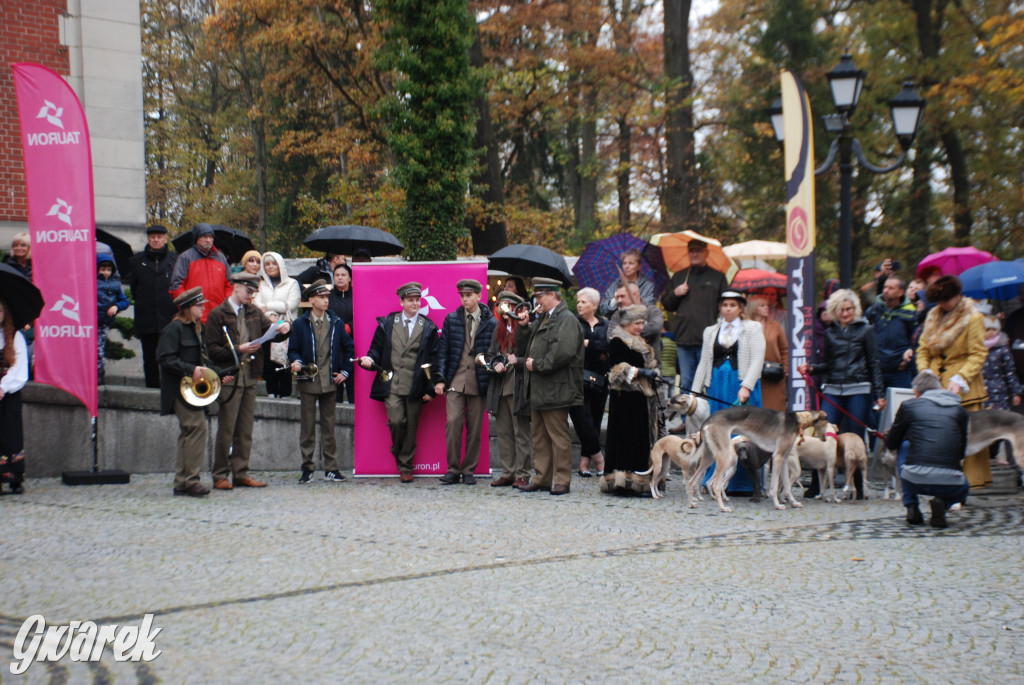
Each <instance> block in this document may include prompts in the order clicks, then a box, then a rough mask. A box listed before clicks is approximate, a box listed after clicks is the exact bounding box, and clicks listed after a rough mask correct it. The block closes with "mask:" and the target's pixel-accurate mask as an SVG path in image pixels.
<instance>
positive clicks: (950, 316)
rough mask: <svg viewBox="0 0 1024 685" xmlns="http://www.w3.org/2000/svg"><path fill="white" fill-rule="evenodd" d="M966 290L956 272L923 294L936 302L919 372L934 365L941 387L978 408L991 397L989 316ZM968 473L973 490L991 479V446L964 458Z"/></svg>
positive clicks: (930, 313)
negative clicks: (987, 367) (987, 373)
mask: <svg viewBox="0 0 1024 685" xmlns="http://www.w3.org/2000/svg"><path fill="white" fill-rule="evenodd" d="M962 292H963V285H962V284H961V283H960V279H959V278H957V277H956V276H942V277H941V278H939V279H938V280H937V281H935V282H934V283H932V284H931V285H930V286H928V290H926V291H925V298H926V299H927V300H928V302H935V303H936V306H934V307H932V308H931V310H929V311H928V314H927V316H926V317H925V320H924V326H923V327H922V329H921V339H920V341H919V343H918V347H917V370H918V371H919V372H920V371H924V370H925V369H931V370H932V372H933V373H934V374H935V375H936V376H938V377H939V380H941V381H942V387H943V388H946V389H947V390H952V391H953V392H955V393H957V394H959V395H960V403H961V404H962V405H963V407H964V409H966V410H967V411H978V410H980V409H981V407H982V405H983V404H984V403H985V402H987V401H988V392H987V391H986V390H985V380H984V378H983V377H982V369H983V368H984V366H985V358H986V357H987V356H988V348H987V347H985V322H984V318H985V317H983V316H982V315H981V313H980V312H978V311H977V309H975V307H974V300H972V299H971V298H969V297H964V296H963V295H962V294H961V293H962ZM964 475H965V476H967V480H968V481H969V482H970V484H971V487H972V488H981V487H984V486H986V485H989V484H990V483H992V466H991V464H990V463H989V456H988V450H987V449H985V450H982V451H981V452H978V453H977V454H972V455H970V456H968V457H967V458H965V459H964Z"/></svg>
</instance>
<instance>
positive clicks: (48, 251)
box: [12, 63, 99, 418]
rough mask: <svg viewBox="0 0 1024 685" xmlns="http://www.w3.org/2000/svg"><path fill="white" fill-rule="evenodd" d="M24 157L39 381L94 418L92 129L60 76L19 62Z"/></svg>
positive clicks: (17, 84) (16, 71)
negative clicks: (37, 310) (37, 302)
mask: <svg viewBox="0 0 1024 685" xmlns="http://www.w3.org/2000/svg"><path fill="white" fill-rule="evenodd" d="M12 68H13V69H14V85H15V89H16V91H17V94H18V114H19V118H20V120H21V149H22V154H23V155H24V158H25V187H26V194H27V197H28V226H29V235H30V237H31V242H32V280H33V282H34V283H35V284H36V286H37V287H38V288H39V289H40V290H41V291H42V293H43V299H44V300H45V301H46V306H44V307H43V311H42V314H40V316H39V318H38V319H37V320H36V324H35V325H36V342H35V359H36V376H35V377H36V380H37V381H39V382H40V383H46V384H48V385H53V386H56V387H58V388H61V389H63V390H66V391H67V392H69V393H71V394H72V395H74V396H75V397H77V398H78V399H80V400H81V401H82V403H83V404H84V405H85V407H86V409H88V410H89V415H90V416H92V417H93V418H96V414H97V407H98V405H99V393H98V389H97V386H96V381H97V378H96V375H97V364H96V362H97V359H96V350H97V347H96V237H95V236H96V215H95V209H94V207H93V187H92V151H91V149H90V146H89V127H88V125H87V124H86V121H85V112H84V111H83V110H82V105H81V103H80V102H79V101H78V97H77V96H76V95H75V92H74V91H73V90H72V89H71V86H69V85H68V83H67V81H65V80H64V79H63V78H62V77H61V76H60V74H58V73H56V72H55V71H52V70H50V69H47V68H46V67H43V66H40V65H38V64H24V63H23V64H14V65H12Z"/></svg>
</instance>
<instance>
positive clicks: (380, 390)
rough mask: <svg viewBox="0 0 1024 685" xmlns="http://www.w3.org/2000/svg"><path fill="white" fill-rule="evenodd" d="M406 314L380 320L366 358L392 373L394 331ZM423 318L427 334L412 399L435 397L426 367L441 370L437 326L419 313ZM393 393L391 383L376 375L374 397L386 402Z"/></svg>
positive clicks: (418, 358) (422, 340)
mask: <svg viewBox="0 0 1024 685" xmlns="http://www.w3.org/2000/svg"><path fill="white" fill-rule="evenodd" d="M401 315H402V312H391V313H390V314H388V315H387V316H380V317H377V330H375V331H374V332H373V340H372V341H371V342H370V349H369V350H367V352H366V356H367V357H369V358H370V359H372V360H373V361H374V362H375V363H376V364H377V366H379V367H381V368H382V369H388V370H392V366H391V331H392V329H393V328H394V325H395V322H396V321H398V319H399V317H400V316H401ZM417 316H419V317H420V318H421V319H423V332H422V333H420V349H419V351H418V352H417V353H416V370H415V374H414V376H413V381H412V389H411V390H410V391H409V396H410V397H423V396H424V395H431V396H433V395H434V394H435V393H434V382H432V381H428V380H427V375H426V372H425V371H424V370H423V365H424V364H432V365H433V366H432V368H433V369H435V370H436V369H437V343H438V336H437V324H435V323H434V322H433V321H431V320H430V319H429V318H427V317H426V316H423V315H422V314H417ZM390 392H391V381H382V380H381V379H380V375H379V374H374V376H373V385H372V386H370V398H371V399H374V400H379V401H381V402H383V401H384V400H386V399H387V398H388V394H389V393H390Z"/></svg>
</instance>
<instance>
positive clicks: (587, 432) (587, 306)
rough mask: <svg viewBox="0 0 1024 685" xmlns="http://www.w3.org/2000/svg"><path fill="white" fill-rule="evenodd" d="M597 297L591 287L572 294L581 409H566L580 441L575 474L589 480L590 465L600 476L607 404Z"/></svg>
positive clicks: (604, 322)
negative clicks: (579, 346) (579, 331)
mask: <svg viewBox="0 0 1024 685" xmlns="http://www.w3.org/2000/svg"><path fill="white" fill-rule="evenodd" d="M600 303H601V295H600V293H598V292H597V290H595V289H593V288H583V289H581V290H580V291H579V292H578V293H576V313H577V318H578V319H579V320H580V325H581V326H582V327H583V345H584V349H583V406H582V407H570V408H569V418H570V419H572V425H573V428H575V429H576V435H578V436H579V438H580V469H579V474H580V475H581V476H583V477H584V478H590V477H591V476H593V475H594V474H592V473H591V472H590V464H591V462H593V464H594V467H595V468H596V469H597V475H599V476H603V475H604V454H603V453H602V452H601V417H602V416H604V405H605V402H607V401H608V381H607V373H608V319H605V318H602V317H600V316H598V315H597V308H598V306H599V305H600Z"/></svg>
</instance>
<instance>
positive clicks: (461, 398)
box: [444, 390, 487, 474]
mask: <svg viewBox="0 0 1024 685" xmlns="http://www.w3.org/2000/svg"><path fill="white" fill-rule="evenodd" d="M485 404H486V402H485V398H483V397H481V396H480V395H467V394H465V393H461V392H458V391H456V390H449V391H448V392H447V393H445V396H444V406H445V412H446V413H447V415H448V421H447V423H445V427H444V439H445V444H446V446H447V448H448V473H464V474H472V473H473V472H474V471H476V467H477V465H478V464H479V463H480V434H481V433H483V426H484V414H486V413H487V412H486V410H485ZM463 427H465V429H466V456H465V458H463V457H462V429H463Z"/></svg>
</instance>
